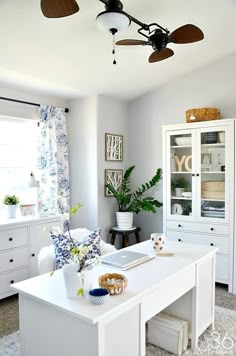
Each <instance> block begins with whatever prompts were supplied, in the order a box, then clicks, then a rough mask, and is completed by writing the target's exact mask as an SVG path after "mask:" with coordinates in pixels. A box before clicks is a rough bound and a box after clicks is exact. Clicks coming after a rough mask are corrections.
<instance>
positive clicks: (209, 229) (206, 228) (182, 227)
mask: <svg viewBox="0 0 236 356" xmlns="http://www.w3.org/2000/svg"><path fill="white" fill-rule="evenodd" d="M167 229H173V230H178V231H194V232H201V233H206V234H218V235H229V225H220V224H211V223H208V224H203V223H202V224H200V223H191V222H188V221H174V220H168V221H167Z"/></svg>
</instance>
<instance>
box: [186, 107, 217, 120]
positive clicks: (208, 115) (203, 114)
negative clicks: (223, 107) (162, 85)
mask: <svg viewBox="0 0 236 356" xmlns="http://www.w3.org/2000/svg"><path fill="white" fill-rule="evenodd" d="M193 118H195V119H194V120H193ZM218 119H220V110H219V109H218V108H198V109H189V110H187V111H186V121H187V122H198V121H208V120H218Z"/></svg>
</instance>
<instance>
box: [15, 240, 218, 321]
mask: <svg viewBox="0 0 236 356" xmlns="http://www.w3.org/2000/svg"><path fill="white" fill-rule="evenodd" d="M127 249H129V250H133V251H138V252H144V253H150V254H153V249H152V245H151V242H150V241H145V242H142V243H139V244H137V245H133V246H129V247H127ZM165 250H166V251H168V252H173V253H174V256H172V257H157V258H154V259H152V260H150V261H148V262H145V263H143V264H141V265H139V266H136V267H134V268H132V269H130V270H128V271H122V272H120V273H122V274H124V275H125V276H126V277H127V278H128V287H127V288H126V290H125V291H124V292H123V293H121V294H120V295H116V296H110V298H109V300H108V302H107V303H105V304H103V305H94V304H91V303H90V302H89V300H88V299H87V298H85V297H84V298H82V297H78V299H76V300H75V299H69V298H67V297H66V292H65V287H64V281H63V275H62V271H61V270H58V271H56V272H55V273H54V274H53V276H52V277H50V274H49V273H47V274H44V275H41V276H38V277H35V278H31V279H28V280H25V281H22V282H19V283H15V284H13V285H12V288H13V289H14V290H15V291H16V292H19V293H20V294H23V295H24V296H27V297H29V298H32V299H35V300H37V301H39V302H42V303H46V304H48V305H50V306H51V307H53V308H56V309H59V310H63V311H64V312H66V313H69V314H72V315H73V316H74V317H77V318H79V319H82V320H85V321H86V322H89V323H92V324H94V323H97V322H99V321H101V320H105V319H107V318H111V317H112V315H113V314H114V313H116V312H119V310H123V309H124V308H126V307H131V306H132V305H133V306H134V305H137V304H139V303H140V298H142V297H143V296H145V295H146V294H147V293H150V292H151V291H152V290H153V289H154V288H158V287H159V286H161V285H162V283H164V282H166V281H167V280H168V279H169V278H171V277H174V276H175V275H177V274H178V273H181V272H183V271H184V270H185V269H186V268H195V266H196V264H198V263H199V262H201V261H202V260H204V259H205V258H207V257H211V256H213V255H214V254H215V252H216V251H217V249H216V248H214V247H210V246H209V247H208V246H203V245H192V244H180V243H176V242H168V241H167V243H166V245H165ZM118 271H119V270H118V269H114V268H111V267H110V266H108V267H107V266H103V265H100V266H97V267H95V268H94V281H95V283H94V287H97V286H98V282H97V280H98V277H99V276H100V275H101V274H104V273H108V272H109V273H112V272H116V273H117V272H118ZM118 273H119V272H118ZM194 283H195V281H194Z"/></svg>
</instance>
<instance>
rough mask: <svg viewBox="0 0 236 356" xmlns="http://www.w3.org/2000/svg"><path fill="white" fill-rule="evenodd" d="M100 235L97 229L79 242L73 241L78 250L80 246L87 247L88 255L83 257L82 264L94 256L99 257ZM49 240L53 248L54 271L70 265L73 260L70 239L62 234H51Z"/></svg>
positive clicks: (99, 230) (72, 245)
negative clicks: (67, 264)
mask: <svg viewBox="0 0 236 356" xmlns="http://www.w3.org/2000/svg"><path fill="white" fill-rule="evenodd" d="M100 234H101V229H100V228H99V229H96V230H94V231H92V232H91V233H90V234H89V235H88V236H86V237H84V238H82V239H80V240H79V241H76V240H73V241H74V244H75V245H76V247H78V248H79V246H80V245H83V246H88V247H89V251H88V253H87V254H86V256H84V257H83V261H82V262H83V263H84V262H85V261H88V260H91V259H93V258H95V257H96V256H101V248H100V242H101V236H100ZM51 240H52V243H53V246H54V252H55V258H56V269H59V268H62V266H63V265H64V264H66V263H70V262H71V261H72V260H73V256H72V254H71V251H72V249H73V247H75V245H74V244H73V242H72V241H71V240H70V238H69V237H68V236H66V235H64V234H53V233H51Z"/></svg>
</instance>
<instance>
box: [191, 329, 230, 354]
mask: <svg viewBox="0 0 236 356" xmlns="http://www.w3.org/2000/svg"><path fill="white" fill-rule="evenodd" d="M233 346H234V341H233V339H232V338H231V337H229V336H228V333H227V332H226V333H225V335H224V336H223V338H221V336H220V333H218V332H217V331H213V332H212V333H211V339H210V338H209V339H208V340H207V344H206V346H204V347H203V346H202V347H198V349H197V353H196V355H213V354H214V355H233Z"/></svg>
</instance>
